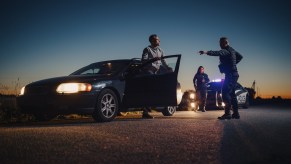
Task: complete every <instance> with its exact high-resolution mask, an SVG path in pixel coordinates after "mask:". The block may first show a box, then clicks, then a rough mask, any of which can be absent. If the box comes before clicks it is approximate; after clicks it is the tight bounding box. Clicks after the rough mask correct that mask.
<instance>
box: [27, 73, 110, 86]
mask: <svg viewBox="0 0 291 164" xmlns="http://www.w3.org/2000/svg"><path fill="white" fill-rule="evenodd" d="M112 78H113V77H112V76H110V75H94V76H88V75H70V76H61V77H55V78H49V79H44V80H39V81H36V82H33V83H30V84H29V85H28V86H31V85H58V84H60V83H73V82H84V83H92V82H97V81H100V80H109V79H112Z"/></svg>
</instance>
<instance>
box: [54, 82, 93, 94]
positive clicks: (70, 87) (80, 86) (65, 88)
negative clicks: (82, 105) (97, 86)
mask: <svg viewBox="0 0 291 164" xmlns="http://www.w3.org/2000/svg"><path fill="white" fill-rule="evenodd" d="M91 89H92V85H91V84H87V83H62V84H60V85H59V86H58V88H57V90H56V91H57V92H58V93H77V92H90V91H91Z"/></svg>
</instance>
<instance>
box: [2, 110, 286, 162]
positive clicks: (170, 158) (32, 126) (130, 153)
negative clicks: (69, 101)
mask: <svg viewBox="0 0 291 164" xmlns="http://www.w3.org/2000/svg"><path fill="white" fill-rule="evenodd" d="M240 113H241V119H240V120H225V121H221V120H217V117H218V116H220V115H222V114H223V111H207V112H205V113H202V112H196V113H195V112H191V111H180V112H177V113H176V114H175V115H174V116H173V117H163V116H162V114H161V113H152V114H153V115H155V116H156V117H155V119H150V120H147V119H146V120H144V119H141V118H140V117H141V115H138V114H129V115H128V116H126V117H119V118H117V119H115V120H114V121H113V122H108V123H95V122H94V121H93V119H91V118H88V119H74V120H53V121H49V122H43V123H35V122H32V123H26V124H12V125H1V126H0V163H1V164H2V163H3V164H4V163H291V109H290V108H288V107H287V108H280V107H271V106H255V107H250V108H249V109H240Z"/></svg>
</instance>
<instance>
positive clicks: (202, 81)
mask: <svg viewBox="0 0 291 164" xmlns="http://www.w3.org/2000/svg"><path fill="white" fill-rule="evenodd" d="M208 82H209V78H208V75H207V74H206V73H204V67H203V66H200V67H199V68H198V70H197V73H196V74H195V76H194V78H193V84H194V88H195V90H196V94H197V97H198V101H199V110H201V111H202V112H205V111H206V110H205V106H206V99H207V83H208Z"/></svg>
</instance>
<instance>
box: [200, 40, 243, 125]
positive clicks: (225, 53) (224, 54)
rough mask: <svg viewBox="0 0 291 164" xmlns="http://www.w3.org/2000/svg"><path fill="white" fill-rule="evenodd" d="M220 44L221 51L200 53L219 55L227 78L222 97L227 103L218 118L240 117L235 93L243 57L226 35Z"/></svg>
mask: <svg viewBox="0 0 291 164" xmlns="http://www.w3.org/2000/svg"><path fill="white" fill-rule="evenodd" d="M219 44H220V48H221V50H220V51H199V53H200V55H202V54H207V55H209V56H219V60H220V64H219V70H220V72H221V73H224V74H225V79H224V83H223V86H222V99H223V101H224V103H225V108H224V115H222V116H221V117H218V119H220V120H224V119H231V118H234V119H240V115H239V112H238V105H237V98H236V95H235V87H236V85H237V80H238V78H239V74H238V71H237V67H236V65H237V63H239V62H240V61H241V59H242V58H243V57H242V55H241V54H240V53H238V52H237V51H236V50H234V49H233V48H232V47H231V46H229V42H228V39H227V38H226V37H221V38H220V40H219ZM231 108H232V110H233V114H232V115H231V113H230V111H231Z"/></svg>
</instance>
